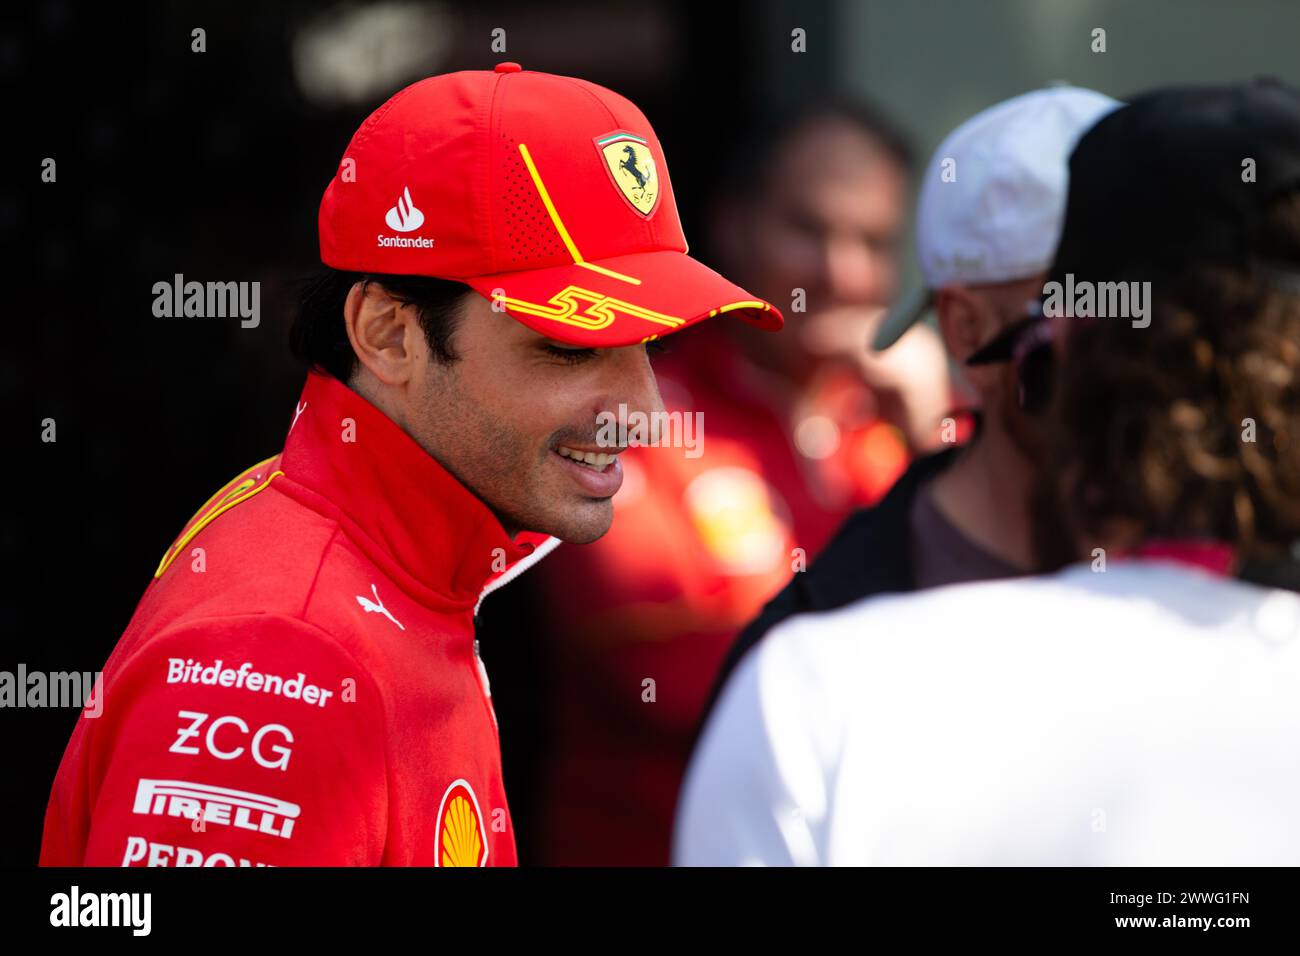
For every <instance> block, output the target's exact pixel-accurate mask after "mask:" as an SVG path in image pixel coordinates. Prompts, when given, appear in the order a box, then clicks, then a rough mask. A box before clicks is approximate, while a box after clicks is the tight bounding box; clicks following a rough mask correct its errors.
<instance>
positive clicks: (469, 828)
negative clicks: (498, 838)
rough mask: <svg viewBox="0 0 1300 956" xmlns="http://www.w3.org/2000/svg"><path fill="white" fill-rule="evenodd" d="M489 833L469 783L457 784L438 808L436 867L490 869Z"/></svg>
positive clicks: (459, 782) (445, 794) (449, 788)
mask: <svg viewBox="0 0 1300 956" xmlns="http://www.w3.org/2000/svg"><path fill="white" fill-rule="evenodd" d="M487 858H488V846H487V834H486V833H484V831H483V814H482V813H480V812H479V808H478V797H476V796H474V788H473V787H471V786H470V785H469V781H467V780H464V779H461V780H456V781H454V782H453V783H452V784H451V786H449V787H448V788H447V792H446V793H444V794H443V795H442V803H441V804H440V805H439V806H438V830H437V845H436V846H435V847H434V855H433V865H434V866H487Z"/></svg>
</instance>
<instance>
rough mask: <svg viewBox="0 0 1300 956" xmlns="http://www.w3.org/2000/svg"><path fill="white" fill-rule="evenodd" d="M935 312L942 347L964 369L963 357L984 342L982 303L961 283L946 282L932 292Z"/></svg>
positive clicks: (964, 359) (969, 354) (973, 351)
mask: <svg viewBox="0 0 1300 956" xmlns="http://www.w3.org/2000/svg"><path fill="white" fill-rule="evenodd" d="M934 311H935V314H936V315H937V317H938V320H939V332H940V334H941V335H942V336H943V344H944V348H946V349H947V350H948V354H949V355H950V356H952V359H953V361H954V362H956V363H957V364H958V365H959V366H961V367H962V368H963V370H965V366H966V360H967V359H968V358H970V357H971V356H972V355H973V354H974V353H975V350H976V349H978V348H979V347H980V346H981V345H983V344H984V336H985V334H986V329H985V324H986V321H985V315H984V303H983V302H981V301H980V300H979V298H978V297H977V296H976V295H975V294H974V293H973V292H971V291H970V290H969V289H967V288H965V287H964V286H959V285H948V286H943V287H942V288H940V289H939V290H938V291H937V292H936V293H935V296H934Z"/></svg>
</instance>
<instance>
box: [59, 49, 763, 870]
mask: <svg viewBox="0 0 1300 956" xmlns="http://www.w3.org/2000/svg"><path fill="white" fill-rule="evenodd" d="M320 241H321V259H322V260H323V261H324V263H325V264H326V265H327V266H328V267H329V271H328V272H327V273H326V274H325V275H324V276H323V277H322V278H321V279H320V280H319V281H318V282H316V283H315V284H314V285H313V286H312V287H311V288H310V289H309V290H308V292H307V294H306V296H305V297H304V300H303V303H302V307H301V309H300V312H299V315H298V318H297V320H296V321H295V326H294V330H293V341H294V345H295V351H296V352H297V353H298V354H299V355H300V356H302V357H304V358H306V359H307V360H308V361H309V362H310V363H311V364H312V366H313V371H312V373H311V374H310V375H309V376H308V381H307V385H306V388H305V389H304V391H303V395H302V399H301V401H299V403H298V406H297V408H296V410H295V413H294V415H293V419H292V422H291V424H290V427H289V433H288V437H287V439H286V443H285V448H284V450H283V452H281V453H280V454H278V455H276V456H274V457H272V458H270V459H268V460H267V461H264V462H262V463H261V464H258V465H255V466H253V467H252V468H250V469H248V470H247V471H245V472H244V473H242V474H240V475H239V476H238V477H236V478H235V479H233V480H232V481H231V482H230V483H229V484H227V485H226V486H225V487H223V488H222V489H221V490H219V491H218V492H217V493H216V495H214V496H213V497H212V498H211V499H210V500H209V501H208V503H207V504H206V505H204V506H203V508H201V509H200V510H199V513H198V514H197V515H195V517H194V518H192V519H191V520H190V522H189V524H187V525H186V527H185V528H184V530H183V531H182V533H181V535H180V537H179V538H178V539H177V540H176V541H175V543H174V544H173V545H172V546H171V547H170V548H169V549H168V551H167V553H166V554H165V555H164V557H163V560H162V562H161V564H160V565H159V567H158V570H157V573H156V574H155V579H154V581H153V582H152V583H151V584H150V586H149V588H148V590H147V591H146V592H145V595H144V597H143V599H142V600H141V602H140V605H139V607H138V608H137V610H136V613H135V616H134V617H133V618H132V620H131V623H130V625H129V626H128V628H127V630H126V633H125V635H124V636H123V637H122V639H121V640H120V641H119V642H118V645H117V647H116V649H115V650H114V652H113V654H112V656H111V657H110V659H109V661H108V664H107V665H106V666H105V667H104V671H103V673H104V685H103V689H102V691H101V693H102V694H103V698H102V704H103V711H102V716H100V717H99V718H98V719H95V720H91V719H84V720H82V721H80V722H79V724H78V727H77V729H76V731H75V732H74V734H73V737H72V741H71V743H70V744H69V746H68V749H67V752H66V753H65V755H64V758H63V762H62V765H61V766H60V768H59V773H58V777H57V778H56V780H55V783H54V788H53V792H52V794H51V799H50V804H49V808H48V810H47V813H46V820H45V833H44V843H43V846H42V850H41V862H42V864H45V865H79V864H85V865H108V864H112V865H116V864H121V865H163V866H168V865H170V866H234V865H250V866H255V865H263V864H265V865H277V866H283V865H308V864H325V865H338V864H355V865H435V866H450V865H457V866H462V865H469V866H481V865H485V864H488V863H491V864H498V865H499V864H506V865H509V864H513V863H514V862H515V842H514V835H513V833H512V829H511V823H510V812H509V809H508V807H507V805H506V796H505V791H504V788H503V785H502V778H501V767H500V755H499V745H498V740H497V732H496V721H495V716H494V714H493V711H492V704H491V700H490V698H489V691H488V683H487V676H486V673H485V672H484V671H483V669H482V665H481V663H480V662H479V659H478V652H477V647H476V642H475V639H474V625H473V615H474V613H475V611H476V610H477V605H478V602H479V601H481V599H482V596H483V595H484V594H485V593H487V591H489V590H491V589H492V587H494V586H496V585H499V584H500V583H504V581H505V580H508V579H509V578H511V577H513V576H515V575H516V574H518V573H519V572H520V571H522V570H523V569H524V568H525V567H526V566H527V565H528V564H530V563H532V562H533V561H535V560H537V559H538V558H539V557H540V556H541V555H543V554H544V553H545V552H546V551H548V550H549V549H550V548H551V547H553V546H554V545H555V544H556V543H558V542H557V541H556V540H555V539H557V538H558V539H563V540H566V541H574V542H589V541H593V540H595V539H596V538H599V537H600V536H601V535H602V534H604V533H605V531H606V530H608V528H609V525H610V521H611V519H612V506H611V501H610V499H611V498H612V496H613V495H614V493H615V492H616V491H617V490H618V488H619V485H620V483H621V481H622V472H621V468H620V465H619V463H618V457H617V456H618V452H619V451H621V450H622V449H621V447H611V446H609V445H608V444H607V443H605V442H602V441H601V440H600V439H601V437H602V436H601V432H600V431H599V429H598V421H599V419H600V416H601V414H602V413H613V412H614V410H616V409H618V407H619V406H620V405H623V406H625V407H626V409H629V410H632V411H635V412H640V413H642V414H646V415H649V414H652V413H653V412H655V411H659V410H660V409H661V408H662V405H661V402H660V399H659V395H658V391H657V388H656V385H655V380H654V375H653V373H652V371H651V369H650V367H649V364H648V361H647V356H646V344H647V343H648V342H651V341H653V340H654V339H657V338H659V337H661V336H663V335H667V334H669V333H672V332H675V331H678V330H679V329H682V328H685V327H687V326H690V325H692V324H694V323H696V322H699V321H702V320H703V319H706V318H709V317H711V316H714V315H717V314H719V313H721V312H730V311H734V312H736V313H737V314H738V315H739V316H741V317H742V318H746V319H748V320H750V321H753V322H755V323H756V324H759V325H761V326H764V327H767V328H779V327H780V325H781V316H780V314H779V313H778V312H777V311H776V310H775V309H773V308H772V307H771V306H769V305H767V304H766V303H764V302H759V301H756V300H755V299H754V298H753V297H752V296H750V295H748V294H747V293H745V292H744V291H742V290H741V289H739V288H737V287H736V286H735V285H733V284H732V283H730V282H728V281H727V280H725V279H723V278H722V277H721V276H719V275H718V274H716V273H715V272H712V271H711V270H709V269H707V268H705V267H704V266H702V265H700V264H699V263H697V262H695V261H694V260H692V259H690V258H688V257H687V256H686V255H685V251H686V242H685V239H684V238H683V236H682V231H681V225H680V223H679V220H678V217H677V210H676V208H675V205H674V201H673V193H672V186H671V184H670V182H669V179H668V174H667V169H666V166H665V164H664V158H663V153H662V150H661V148H660V146H659V142H658V140H657V139H656V138H655V135H654V131H653V130H652V129H651V128H650V125H649V123H648V122H647V121H646V119H645V117H644V116H643V115H642V114H641V112H640V111H639V110H638V109H637V108H636V107H635V106H634V105H633V104H631V103H630V102H628V101H627V100H625V99H623V98H622V97H620V96H618V95H616V94H614V93H611V92H610V91H608V90H605V89H603V88H601V87H598V86H595V85H593V84H590V83H586V82H584V81H582V80H576V79H570V78H567V77H559V76H551V75H548V74H543V73H531V72H524V71H521V70H520V68H519V66H518V65H516V64H510V63H503V64H501V65H500V66H498V67H497V68H496V70H495V71H494V72H464V73H456V74H451V75H446V76H439V77H433V78H431V79H427V80H424V81H422V82H419V83H416V84H414V85H413V86H410V87H408V88H407V89H405V90H402V91H401V92H399V93H398V94H397V95H395V96H394V97H393V98H392V99H390V100H389V101H388V102H387V103H386V104H384V105H383V106H382V107H380V109H378V110H377V111H376V112H375V113H374V114H372V115H371V116H370V118H369V119H368V120H367V121H366V122H365V123H364V124H363V125H362V127H361V128H360V129H359V130H358V131H357V133H356V135H355V136H354V137H353V138H352V142H351V143H350V145H349V147H348V150H347V152H346V154H345V155H344V157H343V160H342V162H341V163H340V165H339V168H338V172H337V173H336V175H335V176H334V179H333V180H332V182H331V183H330V185H329V187H328V188H327V189H326V191H325V197H324V200H323V201H322V203H321V210H320ZM476 293H477V294H476ZM99 703H100V702H99V701H96V702H95V705H96V706H95V707H94V712H95V713H98V712H99V711H98V704H99ZM91 713H92V708H91V707H90V706H88V707H87V710H86V713H85V715H84V716H86V717H89V716H91Z"/></svg>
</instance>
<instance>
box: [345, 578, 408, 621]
mask: <svg viewBox="0 0 1300 956" xmlns="http://www.w3.org/2000/svg"><path fill="white" fill-rule="evenodd" d="M370 593H371V594H373V595H374V596H375V599H374V600H373V601H372V600H370V598H365V597H362V596H361V595H360V594H358V595H357V603H358V604H360V605H361V607H362V609H364V610H365V612H366V613H367V614H369V613H371V612H372V611H373V612H374V613H376V614H382V615H383V616H384V617H386V618H388V619H389V620H390V621H392V622H393V623H394V624H396V625H397V626H398V627H399V628H401V629H402V630H403V631H404V630H406V628H405V627H404V626H403V625H402V622H401V621H399V620H398V619H397V618H395V617H393V615H392V614H391V613H389V610H388V608H386V607H384V602H383V601H381V600H379V589H378V588H377V587H375V586H374V585H373V584H372V585H370Z"/></svg>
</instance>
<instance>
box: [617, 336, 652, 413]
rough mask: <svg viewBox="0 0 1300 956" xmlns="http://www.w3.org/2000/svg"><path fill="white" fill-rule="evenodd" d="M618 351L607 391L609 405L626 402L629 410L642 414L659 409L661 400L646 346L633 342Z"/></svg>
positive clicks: (624, 403)
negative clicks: (609, 400) (610, 401)
mask: <svg viewBox="0 0 1300 956" xmlns="http://www.w3.org/2000/svg"><path fill="white" fill-rule="evenodd" d="M617 352H618V356H617V361H615V362H613V363H611V366H612V367H611V372H612V376H613V380H612V381H611V383H610V387H609V389H608V391H607V393H606V394H608V395H609V396H610V398H611V399H612V404H613V405H614V406H615V407H617V406H618V405H626V406H627V410H628V412H641V413H643V414H645V415H653V414H655V413H656V412H662V411H663V410H664V402H663V399H662V398H661V397H660V396H659V383H658V382H657V381H655V373H654V369H653V368H652V367H651V365H650V357H649V356H648V355H647V354H646V350H645V346H643V345H633V346H629V347H627V348H622V349H618V350H617Z"/></svg>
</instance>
